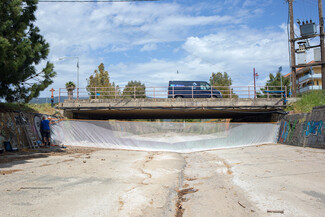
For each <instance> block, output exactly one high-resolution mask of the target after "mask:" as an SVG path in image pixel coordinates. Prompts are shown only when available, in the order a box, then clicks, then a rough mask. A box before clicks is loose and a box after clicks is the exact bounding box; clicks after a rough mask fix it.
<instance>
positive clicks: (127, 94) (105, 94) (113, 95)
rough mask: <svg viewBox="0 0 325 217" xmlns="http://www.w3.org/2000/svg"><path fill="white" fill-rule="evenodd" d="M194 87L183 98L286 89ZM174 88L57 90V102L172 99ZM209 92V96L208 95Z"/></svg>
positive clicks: (273, 93) (278, 93)
mask: <svg viewBox="0 0 325 217" xmlns="http://www.w3.org/2000/svg"><path fill="white" fill-rule="evenodd" d="M196 88H197V87H195V86H190V87H187V88H186V90H181V91H182V92H183V94H182V95H183V97H184V98H212V97H213V92H214V91H216V90H218V91H220V92H221V94H222V97H223V98H242V99H243V98H285V97H286V96H287V88H286V87H285V86H284V87H281V86H267V87H265V86H256V87H255V88H254V86H230V87H228V86H227V87H225V86H213V87H212V88H209V89H208V90H198V89H196ZM177 91H180V90H176V89H175V88H174V87H145V88H143V87H131V88H130V87H127V88H125V87H91V88H76V89H74V90H68V89H66V88H59V91H58V92H57V93H58V98H59V99H58V101H59V102H61V99H62V98H64V99H66V98H68V99H76V100H79V99H123V98H125V99H131V98H133V99H136V98H168V97H169V98H174V97H175V96H176V94H175V92H177ZM209 92H210V94H209Z"/></svg>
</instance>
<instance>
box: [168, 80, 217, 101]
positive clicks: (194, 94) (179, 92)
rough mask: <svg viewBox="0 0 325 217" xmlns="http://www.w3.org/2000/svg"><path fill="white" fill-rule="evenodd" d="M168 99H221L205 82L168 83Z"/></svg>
mask: <svg viewBox="0 0 325 217" xmlns="http://www.w3.org/2000/svg"><path fill="white" fill-rule="evenodd" d="M168 98H222V94H221V92H220V91H219V90H216V89H214V88H213V87H211V85H210V84H209V83H208V82H205V81H169V85H168Z"/></svg>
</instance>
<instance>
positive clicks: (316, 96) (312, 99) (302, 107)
mask: <svg viewBox="0 0 325 217" xmlns="http://www.w3.org/2000/svg"><path fill="white" fill-rule="evenodd" d="M320 105H325V91H324V90H315V91H311V92H308V93H305V94H302V97H301V99H300V100H298V101H297V102H295V103H293V104H292V105H291V106H290V107H288V109H287V111H292V110H293V111H294V112H295V113H306V112H311V111H312V109H313V107H315V106H320Z"/></svg>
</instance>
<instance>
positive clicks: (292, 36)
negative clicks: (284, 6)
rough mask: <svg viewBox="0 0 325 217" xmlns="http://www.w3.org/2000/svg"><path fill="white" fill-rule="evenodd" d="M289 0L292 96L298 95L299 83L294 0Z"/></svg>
mask: <svg viewBox="0 0 325 217" xmlns="http://www.w3.org/2000/svg"><path fill="white" fill-rule="evenodd" d="M288 2H289V15H290V53H291V72H292V76H291V86H292V96H293V97H296V91H297V84H296V68H295V65H296V50H295V32H294V23H293V5H292V4H293V0H288Z"/></svg>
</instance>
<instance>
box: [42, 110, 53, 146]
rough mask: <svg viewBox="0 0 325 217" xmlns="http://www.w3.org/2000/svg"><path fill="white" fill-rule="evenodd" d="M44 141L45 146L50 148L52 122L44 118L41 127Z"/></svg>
mask: <svg viewBox="0 0 325 217" xmlns="http://www.w3.org/2000/svg"><path fill="white" fill-rule="evenodd" d="M40 128H41V129H40V130H41V135H42V141H43V144H44V146H48V147H50V144H51V143H50V137H51V128H50V121H49V120H47V119H46V118H45V116H43V118H42V121H41V125H40Z"/></svg>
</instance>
